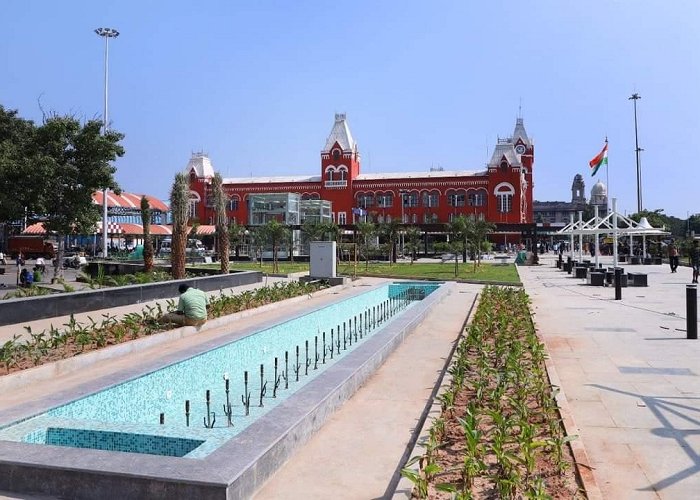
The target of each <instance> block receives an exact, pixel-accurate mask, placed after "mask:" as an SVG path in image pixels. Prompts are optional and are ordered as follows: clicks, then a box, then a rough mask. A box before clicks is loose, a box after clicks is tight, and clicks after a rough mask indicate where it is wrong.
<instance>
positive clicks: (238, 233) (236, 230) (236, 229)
mask: <svg viewBox="0 0 700 500" xmlns="http://www.w3.org/2000/svg"><path fill="white" fill-rule="evenodd" d="M244 238H245V226H243V225H241V224H238V223H237V222H236V221H235V220H234V221H233V222H231V224H229V226H228V241H229V248H231V247H233V249H234V251H235V252H236V257H238V256H239V245H240V244H241V242H242V241H243V239H244Z"/></svg>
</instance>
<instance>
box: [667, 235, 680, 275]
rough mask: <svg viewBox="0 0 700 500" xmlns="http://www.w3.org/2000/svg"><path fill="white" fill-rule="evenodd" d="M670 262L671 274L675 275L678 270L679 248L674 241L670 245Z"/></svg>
mask: <svg viewBox="0 0 700 500" xmlns="http://www.w3.org/2000/svg"><path fill="white" fill-rule="evenodd" d="M668 262H669V265H670V266H671V272H672V273H675V272H676V269H678V247H677V246H676V243H675V242H674V241H673V240H671V243H670V244H669V245H668Z"/></svg>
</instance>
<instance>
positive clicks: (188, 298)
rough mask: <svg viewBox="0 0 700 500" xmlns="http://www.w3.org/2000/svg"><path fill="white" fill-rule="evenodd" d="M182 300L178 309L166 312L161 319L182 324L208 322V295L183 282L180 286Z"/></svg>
mask: <svg viewBox="0 0 700 500" xmlns="http://www.w3.org/2000/svg"><path fill="white" fill-rule="evenodd" d="M178 292H180V300H179V301H178V303H177V310H176V311H175V312H171V313H168V314H164V315H163V317H162V318H161V321H163V322H166V323H175V324H176V325H180V326H201V325H203V324H204V323H206V322H207V295H206V294H205V293H204V292H203V291H201V290H197V289H196V288H191V287H190V286H189V285H185V284H182V285H180V287H179V288H178Z"/></svg>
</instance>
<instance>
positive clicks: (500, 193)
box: [493, 182, 515, 214]
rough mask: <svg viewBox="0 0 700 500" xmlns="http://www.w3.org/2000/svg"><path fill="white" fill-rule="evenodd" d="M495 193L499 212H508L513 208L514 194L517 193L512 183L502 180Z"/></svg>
mask: <svg viewBox="0 0 700 500" xmlns="http://www.w3.org/2000/svg"><path fill="white" fill-rule="evenodd" d="M493 194H495V195H496V201H497V203H498V205H497V207H498V211H499V212H501V213H503V214H506V213H509V212H511V211H512V210H513V194H515V189H514V188H513V186H512V185H510V184H508V183H507V182H502V183H500V184H499V185H498V186H496V189H494V192H493Z"/></svg>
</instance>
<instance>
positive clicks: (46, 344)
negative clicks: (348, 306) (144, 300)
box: [0, 281, 326, 374]
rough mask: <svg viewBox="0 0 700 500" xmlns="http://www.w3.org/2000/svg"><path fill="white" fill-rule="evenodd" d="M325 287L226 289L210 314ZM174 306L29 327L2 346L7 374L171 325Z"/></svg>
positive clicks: (212, 301) (214, 300)
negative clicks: (169, 314)
mask: <svg viewBox="0 0 700 500" xmlns="http://www.w3.org/2000/svg"><path fill="white" fill-rule="evenodd" d="M325 286H326V285H324V284H322V283H300V282H296V281H292V282H289V283H286V284H275V285H273V286H269V287H262V288H258V289H256V290H254V291H246V292H242V293H239V294H225V293H223V292H222V293H221V294H220V295H219V296H217V297H210V298H209V306H208V315H209V319H212V318H218V317H221V316H225V315H228V314H234V313H236V312H239V311H243V310H246V309H251V308H254V307H258V306H262V305H265V304H270V303H272V302H279V301H280V300H284V299H289V298H292V297H296V296H299V295H305V294H309V293H311V292H314V291H316V290H319V289H321V288H324V287H325ZM175 306H176V302H175V301H174V300H168V301H167V307H166V309H167V311H163V310H162V308H161V306H160V304H158V305H157V306H156V307H150V306H146V308H145V309H143V310H142V311H141V314H139V313H131V314H127V315H126V316H124V317H123V318H122V319H120V320H118V319H117V318H116V317H115V316H110V315H103V316H102V317H100V318H98V320H94V319H93V320H92V322H91V323H90V324H83V323H78V322H77V321H75V320H74V319H73V317H72V316H71V321H70V322H69V323H67V324H65V325H62V328H55V327H53V326H52V327H51V328H50V329H49V330H44V331H41V332H32V331H31V329H30V328H29V327H25V330H26V332H25V333H26V334H27V336H28V337H29V340H28V341H26V342H24V341H22V340H20V339H19V338H20V335H19V334H16V335H15V338H14V339H13V340H9V341H7V342H5V343H4V344H2V345H0V365H2V366H3V367H4V369H5V373H6V374H9V373H12V372H16V371H20V370H24V369H26V368H31V367H34V366H39V365H42V364H44V363H50V362H52V361H57V360H59V359H65V358H70V357H73V356H77V355H79V354H82V353H83V352H88V351H93V350H96V349H101V348H103V347H107V346H110V345H115V344H120V343H122V342H127V341H130V340H135V339H138V338H141V337H144V336H148V335H152V334H155V333H158V332H162V331H165V330H170V329H172V325H171V324H169V323H164V322H163V321H161V316H162V315H163V313H164V312H168V311H172V310H174V309H175Z"/></svg>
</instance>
